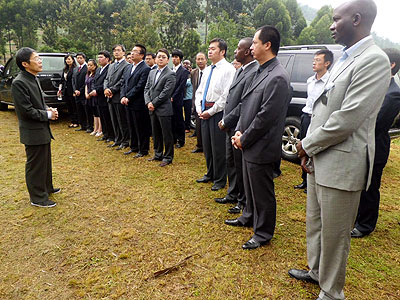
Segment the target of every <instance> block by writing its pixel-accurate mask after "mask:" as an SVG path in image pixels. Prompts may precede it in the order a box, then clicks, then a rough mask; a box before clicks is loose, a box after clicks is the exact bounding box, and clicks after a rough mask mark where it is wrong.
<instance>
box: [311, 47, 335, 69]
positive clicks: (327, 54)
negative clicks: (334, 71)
mask: <svg viewBox="0 0 400 300" xmlns="http://www.w3.org/2000/svg"><path fill="white" fill-rule="evenodd" d="M315 55H323V56H324V62H327V61H329V66H328V70H329V68H330V67H331V66H332V65H333V53H332V51H330V50H328V49H321V50H318V51H317V52H315V54H314V56H315Z"/></svg>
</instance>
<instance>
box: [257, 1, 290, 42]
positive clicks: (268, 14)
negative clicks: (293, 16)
mask: <svg viewBox="0 0 400 300" xmlns="http://www.w3.org/2000/svg"><path fill="white" fill-rule="evenodd" d="M263 25H273V26H275V27H276V28H277V29H278V30H279V32H280V34H281V42H282V43H283V44H284V45H286V44H290V43H291V42H292V32H293V31H292V23H291V20H290V15H289V12H288V10H287V9H286V7H285V5H284V4H283V3H282V1H280V0H264V1H263V2H261V3H260V4H259V5H257V7H256V9H255V10H254V26H255V27H256V28H258V27H261V26H263Z"/></svg>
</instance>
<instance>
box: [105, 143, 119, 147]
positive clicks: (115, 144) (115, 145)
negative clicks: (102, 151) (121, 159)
mask: <svg viewBox="0 0 400 300" xmlns="http://www.w3.org/2000/svg"><path fill="white" fill-rule="evenodd" d="M107 147H108V148H114V147H119V144H117V143H113V144H111V145H108V146H107Z"/></svg>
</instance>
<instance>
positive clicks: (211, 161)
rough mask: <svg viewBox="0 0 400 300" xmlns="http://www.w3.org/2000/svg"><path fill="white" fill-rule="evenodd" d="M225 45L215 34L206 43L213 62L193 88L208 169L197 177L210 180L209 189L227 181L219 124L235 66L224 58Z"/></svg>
mask: <svg viewBox="0 0 400 300" xmlns="http://www.w3.org/2000/svg"><path fill="white" fill-rule="evenodd" d="M227 49H228V46H227V44H226V42H225V41H224V40H223V39H220V38H215V39H213V40H211V42H210V44H209V46H208V58H209V59H210V60H211V62H212V65H211V66H209V67H207V68H206V69H205V70H204V73H203V78H202V80H201V83H200V85H199V87H198V89H197V91H196V111H197V113H198V115H199V118H200V119H201V120H202V121H201V133H202V141H203V151H204V156H205V158H206V164H207V173H206V174H205V175H204V176H203V177H202V178H200V179H197V180H196V181H197V182H199V183H207V182H209V181H213V183H214V185H213V186H212V188H211V190H212V191H218V190H220V189H222V188H224V187H225V185H226V157H225V133H224V132H223V131H221V130H220V129H219V127H218V122H219V121H221V119H222V116H223V110H224V108H225V103H226V98H227V96H228V93H229V87H230V85H231V83H232V80H233V77H234V76H235V72H236V69H235V68H234V67H233V66H232V64H231V63H229V62H227V61H226V59H225V57H226V51H227Z"/></svg>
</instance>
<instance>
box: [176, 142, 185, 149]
mask: <svg viewBox="0 0 400 300" xmlns="http://www.w3.org/2000/svg"><path fill="white" fill-rule="evenodd" d="M183 146H184V144H179V143H178V144H176V145H175V148H176V149H179V148H182V147H183Z"/></svg>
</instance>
